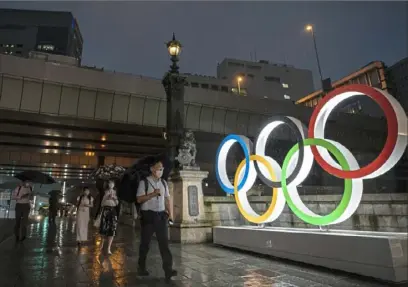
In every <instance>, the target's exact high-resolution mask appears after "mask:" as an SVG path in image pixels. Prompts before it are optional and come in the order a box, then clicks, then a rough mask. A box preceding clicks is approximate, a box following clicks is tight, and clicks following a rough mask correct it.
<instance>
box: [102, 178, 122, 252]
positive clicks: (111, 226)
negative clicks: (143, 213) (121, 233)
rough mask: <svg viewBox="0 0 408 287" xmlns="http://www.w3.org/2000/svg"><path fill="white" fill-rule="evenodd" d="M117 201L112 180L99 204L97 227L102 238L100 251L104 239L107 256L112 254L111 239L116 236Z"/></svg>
mask: <svg viewBox="0 0 408 287" xmlns="http://www.w3.org/2000/svg"><path fill="white" fill-rule="evenodd" d="M118 204H119V201H118V197H117V195H116V190H115V182H114V181H113V180H111V181H109V185H108V190H106V191H105V194H104V196H103V199H102V203H101V206H102V208H101V223H100V227H99V234H100V235H101V236H102V242H101V251H102V250H103V245H104V242H105V238H107V239H108V254H112V252H111V246H112V242H113V238H114V237H115V235H116V227H117V224H118V216H117V214H116V207H117V206H118Z"/></svg>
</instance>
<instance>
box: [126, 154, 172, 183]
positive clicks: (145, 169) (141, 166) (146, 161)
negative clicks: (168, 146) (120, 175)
mask: <svg viewBox="0 0 408 287" xmlns="http://www.w3.org/2000/svg"><path fill="white" fill-rule="evenodd" d="M157 161H161V162H162V164H163V168H164V170H163V176H162V178H163V179H164V180H167V179H168V177H169V175H170V172H171V170H172V169H173V165H172V162H171V160H170V158H169V157H168V156H167V155H166V154H163V153H162V154H158V155H151V156H146V157H143V158H140V159H138V160H137V161H136V162H135V163H134V164H133V165H132V166H131V167H129V168H128V169H127V170H126V173H129V174H131V175H134V174H135V173H138V174H141V175H142V176H149V175H150V167H151V166H152V165H153V164H154V163H156V162H157Z"/></svg>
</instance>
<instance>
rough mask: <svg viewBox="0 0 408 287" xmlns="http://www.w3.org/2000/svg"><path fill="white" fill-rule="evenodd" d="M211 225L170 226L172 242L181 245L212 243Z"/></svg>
mask: <svg viewBox="0 0 408 287" xmlns="http://www.w3.org/2000/svg"><path fill="white" fill-rule="evenodd" d="M211 227H212V226H211V225H210V224H208V223H207V224H206V223H197V224H192V223H188V224H177V223H175V224H174V225H172V226H170V229H169V231H170V240H171V241H173V242H180V243H204V242H210V241H211V236H212V234H211Z"/></svg>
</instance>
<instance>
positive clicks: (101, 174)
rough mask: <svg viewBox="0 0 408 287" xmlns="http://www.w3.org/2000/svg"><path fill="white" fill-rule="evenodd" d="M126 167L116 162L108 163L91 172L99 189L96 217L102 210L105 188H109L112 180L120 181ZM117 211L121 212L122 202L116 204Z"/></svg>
mask: <svg viewBox="0 0 408 287" xmlns="http://www.w3.org/2000/svg"><path fill="white" fill-rule="evenodd" d="M125 170H126V169H125V168H124V167H123V166H119V165H116V164H108V165H104V166H101V167H99V168H97V169H96V170H95V171H93V172H92V173H91V175H90V176H91V178H93V179H95V181H96V187H97V189H98V190H99V205H98V210H97V212H96V216H95V219H96V218H97V216H98V214H99V213H100V211H101V204H102V200H103V197H104V195H105V190H106V189H107V188H108V182H109V181H110V180H113V181H118V180H119V179H120V178H122V176H123V174H124V173H125ZM116 213H117V214H118V215H119V213H120V203H119V204H118V205H117V206H116Z"/></svg>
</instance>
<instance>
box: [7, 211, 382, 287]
mask: <svg viewBox="0 0 408 287" xmlns="http://www.w3.org/2000/svg"><path fill="white" fill-rule="evenodd" d="M90 228H91V229H92V230H93V228H92V227H90ZM92 233H93V235H92V238H91V240H90V242H89V244H87V245H85V246H83V247H82V248H81V249H80V250H78V248H77V246H76V242H75V222H73V221H72V220H69V219H62V220H61V219H60V220H57V223H56V224H55V225H52V226H49V225H48V222H47V221H43V222H41V223H38V224H34V225H31V226H30V227H29V233H28V234H29V238H28V239H27V240H26V242H24V243H23V244H18V245H16V244H15V243H14V241H13V239H9V240H7V241H5V242H3V244H1V246H0V253H1V258H2V260H1V266H0V286H1V287H12V286H13V287H14V286H15V287H23V286H27V287H36V286H38V287H40V286H41V287H45V286H47V287H48V286H50V287H62V286H64V287H72V286H78V287H80V286H83V287H85V286H95V287H96V286H101V287H102V286H103V287H110V286H115V287H121V286H138V287H145V286H146V287H147V286H169V284H165V282H164V279H163V275H164V274H163V272H162V269H161V258H160V254H159V250H158V247H157V244H156V242H153V243H152V246H151V249H150V251H149V256H148V269H149V271H150V273H151V274H150V276H149V277H146V278H142V277H139V276H137V273H136V270H137V253H138V236H137V232H136V231H134V230H133V229H132V228H131V227H127V226H120V228H119V230H118V236H117V237H116V239H115V241H114V249H113V252H114V254H113V255H111V256H109V257H108V256H105V255H104V254H101V253H100V251H99V248H98V245H99V237H98V236H97V235H96V234H95V232H92ZM171 250H172V252H173V256H174V263H175V269H177V270H178V271H179V276H178V277H175V278H174V280H173V282H172V283H171V284H170V286H191V287H199V286H210V287H217V286H248V287H249V286H253V287H255V286H268V287H271V286H272V287H296V286H298V287H301V286H308V287H310V286H312V287H323V286H327V287H330V286H332V287H355V286H364V287H365V286H366V287H385V286H390V285H389V284H380V283H377V282H363V281H362V279H356V278H350V277H348V276H346V275H344V274H336V275H334V274H331V273H330V272H329V271H322V270H321V269H313V268H306V267H304V266H298V265H295V264H291V263H288V262H281V261H276V260H274V259H270V258H259V257H257V256H255V255H248V254H244V253H241V252H238V251H233V250H229V249H224V248H220V247H216V246H212V245H180V244H172V246H171Z"/></svg>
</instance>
